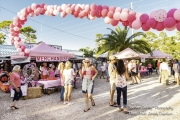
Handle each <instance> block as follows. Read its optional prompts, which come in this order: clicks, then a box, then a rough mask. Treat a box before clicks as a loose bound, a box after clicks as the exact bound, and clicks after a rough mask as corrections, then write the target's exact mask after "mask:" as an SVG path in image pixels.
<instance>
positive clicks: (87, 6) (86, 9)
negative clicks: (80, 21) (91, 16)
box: [85, 5, 90, 13]
mask: <svg viewBox="0 0 180 120" xmlns="http://www.w3.org/2000/svg"><path fill="white" fill-rule="evenodd" d="M85 12H86V13H89V12H90V6H89V5H85Z"/></svg>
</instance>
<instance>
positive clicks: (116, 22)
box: [111, 19, 119, 26]
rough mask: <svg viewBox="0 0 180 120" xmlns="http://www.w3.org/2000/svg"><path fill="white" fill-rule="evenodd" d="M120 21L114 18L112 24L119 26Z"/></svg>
mask: <svg viewBox="0 0 180 120" xmlns="http://www.w3.org/2000/svg"><path fill="white" fill-rule="evenodd" d="M118 23H119V21H118V20H114V19H112V20H111V25H112V26H117V25H118Z"/></svg>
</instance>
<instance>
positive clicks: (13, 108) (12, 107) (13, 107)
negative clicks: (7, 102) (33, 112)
mask: <svg viewBox="0 0 180 120" xmlns="http://www.w3.org/2000/svg"><path fill="white" fill-rule="evenodd" d="M11 109H12V110H15V109H19V108H18V107H15V106H11Z"/></svg>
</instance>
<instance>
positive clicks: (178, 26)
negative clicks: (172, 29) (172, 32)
mask: <svg viewBox="0 0 180 120" xmlns="http://www.w3.org/2000/svg"><path fill="white" fill-rule="evenodd" d="M176 28H177V30H178V31H180V22H178V23H177V25H176Z"/></svg>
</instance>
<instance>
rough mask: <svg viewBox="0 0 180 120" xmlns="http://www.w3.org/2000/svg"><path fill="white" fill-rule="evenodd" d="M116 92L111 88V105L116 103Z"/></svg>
mask: <svg viewBox="0 0 180 120" xmlns="http://www.w3.org/2000/svg"><path fill="white" fill-rule="evenodd" d="M114 93H115V90H110V105H114Z"/></svg>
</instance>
